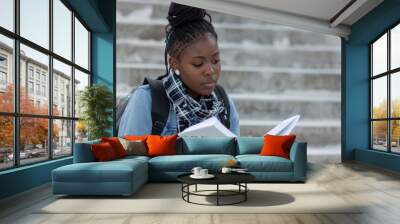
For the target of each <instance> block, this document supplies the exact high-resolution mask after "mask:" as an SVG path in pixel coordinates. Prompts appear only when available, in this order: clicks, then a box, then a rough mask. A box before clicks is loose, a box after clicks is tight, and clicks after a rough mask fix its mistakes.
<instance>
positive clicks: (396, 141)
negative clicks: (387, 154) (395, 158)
mask: <svg viewBox="0 0 400 224" xmlns="http://www.w3.org/2000/svg"><path fill="white" fill-rule="evenodd" d="M390 123H391V125H392V126H391V129H390V130H391V138H390V139H391V141H392V145H391V147H392V148H391V151H392V152H396V153H400V120H393V121H391V122H390Z"/></svg>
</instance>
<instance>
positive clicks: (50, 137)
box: [47, 0, 53, 159]
mask: <svg viewBox="0 0 400 224" xmlns="http://www.w3.org/2000/svg"><path fill="white" fill-rule="evenodd" d="M49 50H50V52H53V0H49ZM48 74H49V75H48V83H49V86H48V88H47V90H48V92H49V94H47V96H48V97H49V110H48V113H49V116H50V119H49V120H48V127H49V128H48V130H49V131H48V143H49V144H48V151H49V159H53V118H52V116H53V56H52V55H49V73H48Z"/></svg>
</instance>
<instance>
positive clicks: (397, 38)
mask: <svg viewBox="0 0 400 224" xmlns="http://www.w3.org/2000/svg"><path fill="white" fill-rule="evenodd" d="M390 43H391V44H390V49H391V52H390V58H391V59H390V60H391V62H390V64H391V65H390V67H391V69H395V68H398V67H400V24H399V25H397V26H396V27H395V28H393V29H392V31H391V37H390Z"/></svg>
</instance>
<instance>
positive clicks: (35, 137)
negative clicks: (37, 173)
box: [19, 117, 49, 164]
mask: <svg viewBox="0 0 400 224" xmlns="http://www.w3.org/2000/svg"><path fill="white" fill-rule="evenodd" d="M48 121H49V120H48V119H44V118H31V117H22V118H21V119H20V132H21V133H20V152H19V155H20V159H21V164H27V163H34V162H38V161H41V160H46V159H48V158H49V150H48V148H49V147H48V131H49V129H48V127H49V125H48V124H49V123H48Z"/></svg>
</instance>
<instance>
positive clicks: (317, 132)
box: [240, 119, 341, 147]
mask: <svg viewBox="0 0 400 224" xmlns="http://www.w3.org/2000/svg"><path fill="white" fill-rule="evenodd" d="M281 121H282V120H245V119H240V136H263V135H264V134H265V133H266V132H267V131H269V130H270V129H272V128H273V127H274V126H276V125H277V124H279V123H280V122H281ZM292 133H293V134H296V139H297V140H299V141H306V142H307V143H308V145H309V146H310V147H319V146H325V145H335V144H338V143H340V139H341V131H340V120H322V119H315V120H301V119H300V120H299V122H298V123H297V125H296V127H295V128H294V129H293V131H292Z"/></svg>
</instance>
